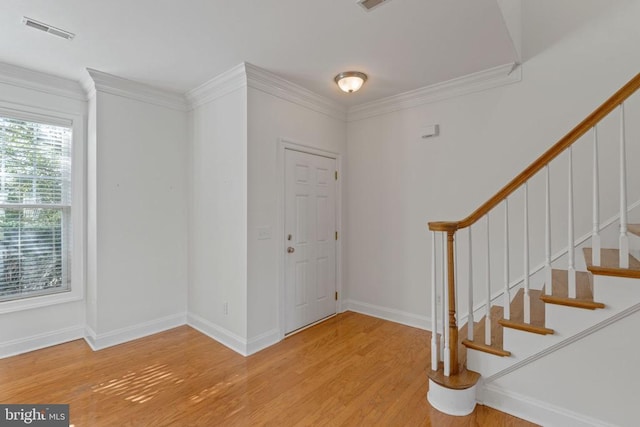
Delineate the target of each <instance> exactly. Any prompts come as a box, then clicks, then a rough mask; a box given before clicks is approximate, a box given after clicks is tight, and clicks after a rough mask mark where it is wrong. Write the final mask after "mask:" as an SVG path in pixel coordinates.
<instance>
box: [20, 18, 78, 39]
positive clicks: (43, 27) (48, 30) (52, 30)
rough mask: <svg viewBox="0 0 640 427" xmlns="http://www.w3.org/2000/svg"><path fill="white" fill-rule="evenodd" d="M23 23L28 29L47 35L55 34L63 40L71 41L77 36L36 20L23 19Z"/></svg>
mask: <svg viewBox="0 0 640 427" xmlns="http://www.w3.org/2000/svg"><path fill="white" fill-rule="evenodd" d="M22 22H23V23H24V25H26V26H27V27H31V28H35V29H36V30H40V31H44V32H45V33H49V34H53V35H54V36H58V37H62V38H63V39H67V40H71V39H73V38H74V37H75V36H76V35H75V34H73V33H70V32H69V31H65V30H61V29H60V28H56V27H52V26H51V25H49V24H45V23H44V22H40V21H36V20H35V19H31V18H27V17H26V16H24V17H22Z"/></svg>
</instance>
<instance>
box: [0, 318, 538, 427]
mask: <svg viewBox="0 0 640 427" xmlns="http://www.w3.org/2000/svg"><path fill="white" fill-rule="evenodd" d="M429 341H430V334H429V332H427V331H423V330H419V329H415V328H411V327H408V326H404V325H399V324H396V323H392V322H388V321H384V320H380V319H376V318H373V317H369V316H364V315H361V314H356V313H351V312H347V313H343V314H340V315H338V316H336V317H334V318H332V319H329V320H327V321H325V322H323V323H321V324H319V325H316V326H314V327H312V328H309V329H307V330H305V331H302V332H300V333H298V334H296V335H293V336H291V337H289V338H287V339H285V340H284V341H282V342H280V343H278V344H276V345H274V346H272V347H269V348H268V349H265V350H263V351H261V352H259V353H257V354H255V355H253V356H250V357H246V358H245V357H242V356H240V355H238V354H236V353H234V352H233V351H231V350H229V349H228V348H226V347H224V346H222V345H220V344H219V343H217V342H215V341H213V340H211V339H210V338H208V337H206V336H204V335H202V334H201V333H199V332H198V331H196V330H194V329H192V328H190V327H188V326H182V327H179V328H176V329H172V330H170V331H167V332H163V333H160V334H156V335H153V336H150V337H146V338H143V339H140V340H136V341H133V342H129V343H126V344H122V345H119V346H115V347H111V348H107V349H104V350H101V351H98V352H93V351H91V349H90V348H89V347H88V346H87V345H86V344H85V343H84V341H82V340H78V341H73V342H69V343H66V344H62V345H59V346H55V347H50V348H46V349H43V350H38V351H35V352H31V353H27V354H23V355H20V356H15V357H10V358H6V359H2V360H0V378H2V381H0V401H2V402H3V403H31V402H38V403H68V404H70V405H71V407H70V409H71V410H70V412H71V423H72V424H74V425H75V426H77V427H80V426H92V427H93V426H95V427H101V426H114V425H123V426H128V425H130V426H133V425H135V426H154V427H160V426H204V427H208V426H217V425H224V426H250V425H286V426H293V425H305V426H307V425H335V426H350V425H394V426H402V425H425V426H429V425H433V426H447V425H453V426H457V425H513V426H529V425H533V424H530V423H528V422H525V421H523V420H520V419H518V418H515V417H512V416H510V415H507V414H504V413H501V412H499V411H495V410H493V409H491V408H487V407H484V406H478V407H477V408H476V410H475V411H474V413H473V414H471V415H469V416H467V417H450V416H446V415H444V414H441V413H440V412H438V411H436V410H435V409H433V408H432V407H431V406H430V405H429V404H428V402H427V400H426V394H427V389H428V379H427V375H426V374H427V369H428V364H429V360H430V355H429Z"/></svg>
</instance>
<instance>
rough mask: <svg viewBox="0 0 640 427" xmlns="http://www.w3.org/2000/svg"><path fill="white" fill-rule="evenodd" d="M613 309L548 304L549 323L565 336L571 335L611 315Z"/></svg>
mask: <svg viewBox="0 0 640 427" xmlns="http://www.w3.org/2000/svg"><path fill="white" fill-rule="evenodd" d="M613 314H614V313H613V311H612V310H611V309H609V308H607V307H606V306H605V308H603V309H598V310H585V309H581V308H574V307H567V306H564V305H556V304H547V312H546V315H547V318H546V321H547V325H550V327H551V328H553V329H554V331H556V335H558V336H561V337H563V338H567V337H570V336H571V335H574V334H576V333H578V332H580V331H583V330H585V329H587V328H589V327H590V326H593V325H595V324H596V323H598V322H601V321H603V320H604V319H606V318H608V317H611V316H612V315H613Z"/></svg>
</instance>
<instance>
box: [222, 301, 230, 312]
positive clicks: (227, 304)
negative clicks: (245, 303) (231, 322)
mask: <svg viewBox="0 0 640 427" xmlns="http://www.w3.org/2000/svg"><path fill="white" fill-rule="evenodd" d="M222 312H223V313H224V315H225V316H227V315H228V314H229V303H228V302H226V301H225V302H224V303H223V304H222Z"/></svg>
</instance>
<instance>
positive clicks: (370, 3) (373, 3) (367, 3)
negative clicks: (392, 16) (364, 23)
mask: <svg viewBox="0 0 640 427" xmlns="http://www.w3.org/2000/svg"><path fill="white" fill-rule="evenodd" d="M388 1H389V0H358V4H359V5H360V6H362V7H363V8H364V9H365V10H367V11H369V10H372V9H374V8H376V7H378V6H380V5H381V4H383V3H387V2H388Z"/></svg>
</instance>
